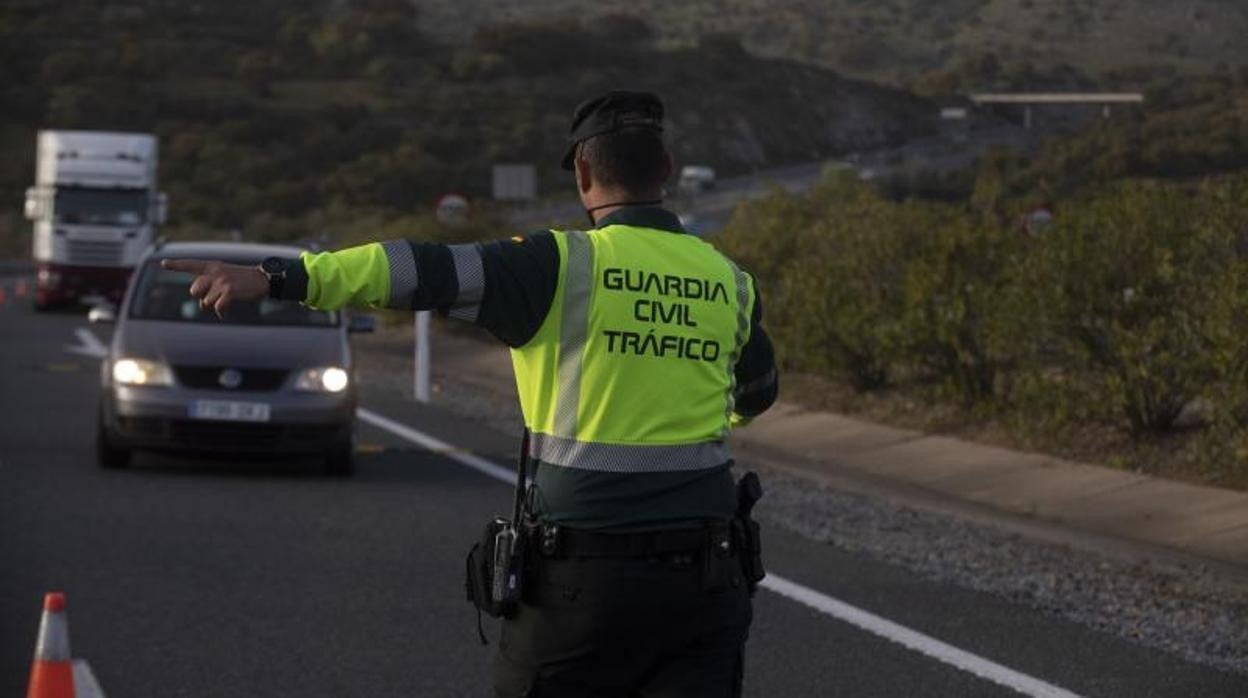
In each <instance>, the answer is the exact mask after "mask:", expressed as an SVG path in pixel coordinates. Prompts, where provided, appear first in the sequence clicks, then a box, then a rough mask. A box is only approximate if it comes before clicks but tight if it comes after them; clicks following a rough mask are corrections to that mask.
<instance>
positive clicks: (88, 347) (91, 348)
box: [65, 327, 108, 359]
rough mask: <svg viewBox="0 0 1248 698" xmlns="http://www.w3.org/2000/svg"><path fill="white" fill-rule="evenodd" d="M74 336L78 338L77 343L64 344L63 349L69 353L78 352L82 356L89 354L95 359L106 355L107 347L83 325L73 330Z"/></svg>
mask: <svg viewBox="0 0 1248 698" xmlns="http://www.w3.org/2000/svg"><path fill="white" fill-rule="evenodd" d="M74 336H75V337H77V338H78V343H77V344H67V345H65V351H67V352H69V353H71V354H80V355H82V356H90V357H93V358H96V359H102V358H104V357H105V356H108V347H106V346H104V342H101V341H100V340H99V338H98V337H96V336H95V335H94V334H93V333H92V332H91V330H88V329H87V328H85V327H79V328H78V329H76V330H74Z"/></svg>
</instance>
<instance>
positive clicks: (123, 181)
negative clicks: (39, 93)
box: [26, 131, 168, 310]
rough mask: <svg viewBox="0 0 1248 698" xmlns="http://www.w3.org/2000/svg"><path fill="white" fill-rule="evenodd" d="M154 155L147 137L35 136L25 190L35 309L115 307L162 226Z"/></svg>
mask: <svg viewBox="0 0 1248 698" xmlns="http://www.w3.org/2000/svg"><path fill="white" fill-rule="evenodd" d="M156 156H157V145H156V137H155V136H153V135H151V134H146V133H110V132H104V131H40V132H39V136H38V152H37V160H36V164H35V186H33V187H30V188H29V189H27V190H26V218H27V219H29V220H30V221H32V222H33V223H34V231H33V232H34V243H33V252H34V260H35V265H36V277H35V278H36V283H35V307H36V308H37V309H39V310H43V309H46V308H48V307H49V306H52V305H57V304H61V303H66V302H70V301H78V300H88V299H90V298H92V297H102V298H106V299H109V300H111V301H112V302H113V303H114V304H116V303H119V302H120V300H121V296H122V293H124V291H125V289H126V283H127V281H128V280H129V278H130V272H132V271H133V270H134V267H135V264H136V263H137V262H138V259H139V256H140V255H141V254H142V253H143V251H144V250H146V249H147V247H148V246H149V245H151V244H152V240H153V238H154V236H155V230H156V226H157V225H159V224H161V223H164V220H165V212H166V210H167V207H168V204H167V199H166V197H165V195H164V194H162V193H160V192H159V191H157V188H156Z"/></svg>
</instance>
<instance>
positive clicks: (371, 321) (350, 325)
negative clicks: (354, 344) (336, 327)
mask: <svg viewBox="0 0 1248 698" xmlns="http://www.w3.org/2000/svg"><path fill="white" fill-rule="evenodd" d="M376 329H377V318H375V317H373V316H372V315H352V316H351V319H350V320H348V321H347V332H350V333H351V334H372V333H373V332H374V331H376Z"/></svg>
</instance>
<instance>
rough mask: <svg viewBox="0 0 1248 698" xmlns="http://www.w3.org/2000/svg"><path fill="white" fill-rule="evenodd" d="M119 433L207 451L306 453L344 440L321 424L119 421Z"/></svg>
mask: <svg viewBox="0 0 1248 698" xmlns="http://www.w3.org/2000/svg"><path fill="white" fill-rule="evenodd" d="M117 421H118V425H117V426H118V430H119V431H120V432H121V435H122V436H123V437H124V438H127V439H133V440H135V441H138V442H141V443H143V444H146V445H150V446H153V447H160V446H161V445H162V444H165V445H167V446H169V447H172V448H186V449H194V450H207V451H223V452H224V451H282V450H286V449H288V448H294V449H297V450H300V451H306V450H308V448H309V447H313V448H314V447H316V446H318V445H321V444H325V443H326V442H328V441H329V440H331V439H334V438H337V437H339V436H340V431H341V429H340V428H339V427H336V426H333V425H320V424H297V425H290V424H246V423H240V422H218V421H201V420H196V419H166V418H162V417H119V418H118V420H117Z"/></svg>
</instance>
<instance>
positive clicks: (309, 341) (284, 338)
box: [113, 320, 348, 368]
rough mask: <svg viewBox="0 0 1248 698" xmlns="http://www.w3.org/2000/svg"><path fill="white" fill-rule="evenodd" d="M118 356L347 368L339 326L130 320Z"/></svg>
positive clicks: (117, 340) (119, 338)
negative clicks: (276, 325) (273, 325)
mask: <svg viewBox="0 0 1248 698" xmlns="http://www.w3.org/2000/svg"><path fill="white" fill-rule="evenodd" d="M113 356H114V357H121V356H127V357H134V358H141V359H156V360H159V361H163V362H165V363H167V364H170V365H183V366H231V367H235V368H298V367H311V366H343V365H344V364H345V363H346V361H347V359H348V350H347V342H346V338H345V336H344V334H343V331H342V328H340V327H264V326H254V325H214V324H208V323H203V324H200V323H189V322H188V323H180V322H159V321H152V320H131V321H129V322H126V323H125V324H124V325H122V326H121V327H119V328H118V332H117V333H116V336H114V337H113Z"/></svg>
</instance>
